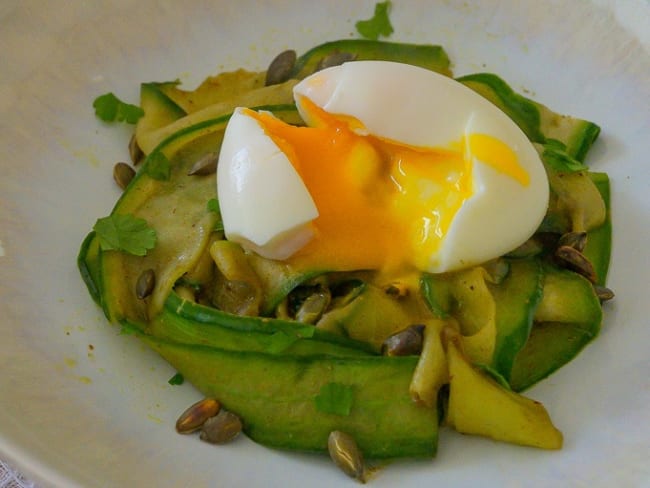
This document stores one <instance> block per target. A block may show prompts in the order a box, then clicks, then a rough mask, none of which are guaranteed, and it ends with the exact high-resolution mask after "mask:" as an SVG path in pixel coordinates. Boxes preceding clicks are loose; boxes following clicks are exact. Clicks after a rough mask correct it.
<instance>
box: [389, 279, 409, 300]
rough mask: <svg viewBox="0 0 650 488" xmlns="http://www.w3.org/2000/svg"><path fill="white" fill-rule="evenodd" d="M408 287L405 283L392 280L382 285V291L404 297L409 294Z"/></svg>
mask: <svg viewBox="0 0 650 488" xmlns="http://www.w3.org/2000/svg"><path fill="white" fill-rule="evenodd" d="M409 291H410V290H409V287H408V286H407V285H406V284H405V283H400V282H394V283H389V284H388V285H386V286H385V287H384V293H386V295H388V296H389V297H393V298H404V297H406V296H408V294H409Z"/></svg>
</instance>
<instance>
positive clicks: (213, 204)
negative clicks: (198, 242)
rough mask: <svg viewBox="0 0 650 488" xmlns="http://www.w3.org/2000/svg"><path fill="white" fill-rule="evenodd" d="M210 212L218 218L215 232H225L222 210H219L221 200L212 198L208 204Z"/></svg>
mask: <svg viewBox="0 0 650 488" xmlns="http://www.w3.org/2000/svg"><path fill="white" fill-rule="evenodd" d="M207 208H208V212H214V213H215V214H217V216H218V220H217V221H216V222H215V223H214V230H215V231H217V232H223V221H222V220H221V209H220V208H219V200H217V199H216V198H211V199H210V200H208V204H207Z"/></svg>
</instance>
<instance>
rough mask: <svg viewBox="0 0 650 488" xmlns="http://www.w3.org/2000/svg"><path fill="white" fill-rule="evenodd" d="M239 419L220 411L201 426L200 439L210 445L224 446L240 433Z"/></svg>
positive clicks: (240, 424) (232, 414) (230, 413)
mask: <svg viewBox="0 0 650 488" xmlns="http://www.w3.org/2000/svg"><path fill="white" fill-rule="evenodd" d="M242 427H243V426H242V422H241V419H240V418H239V417H238V416H237V415H235V414H234V413H232V412H228V411H227V410H221V411H220V412H219V413H218V414H217V415H216V416H214V417H210V418H209V419H207V420H206V421H205V423H204V424H203V425H202V426H201V435H200V439H201V440H202V441H205V442H209V443H210V444H226V443H227V442H230V441H232V440H233V439H234V438H235V437H237V436H238V435H239V433H240V432H241V431H242Z"/></svg>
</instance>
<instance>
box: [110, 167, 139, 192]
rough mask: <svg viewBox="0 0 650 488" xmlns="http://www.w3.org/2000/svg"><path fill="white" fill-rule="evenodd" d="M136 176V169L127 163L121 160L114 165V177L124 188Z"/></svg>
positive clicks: (118, 184)
mask: <svg viewBox="0 0 650 488" xmlns="http://www.w3.org/2000/svg"><path fill="white" fill-rule="evenodd" d="M134 176H135V170H134V169H133V168H132V167H131V166H129V165H128V164H126V163H122V162H119V163H117V164H115V166H113V179H114V180H115V183H117V186H119V187H120V188H121V189H122V190H124V189H125V188H126V187H127V186H129V183H131V180H132V179H133V177H134Z"/></svg>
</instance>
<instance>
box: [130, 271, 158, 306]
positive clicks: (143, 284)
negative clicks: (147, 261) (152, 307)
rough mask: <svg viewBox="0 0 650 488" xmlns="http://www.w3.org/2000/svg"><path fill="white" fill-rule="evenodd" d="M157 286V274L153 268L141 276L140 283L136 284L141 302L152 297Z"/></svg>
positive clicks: (136, 292)
mask: <svg viewBox="0 0 650 488" xmlns="http://www.w3.org/2000/svg"><path fill="white" fill-rule="evenodd" d="M155 286H156V272H155V271H154V270H153V269H151V268H149V269H145V270H144V271H143V272H142V273H141V274H140V276H139V277H138V281H137V282H136V284H135V294H136V296H137V297H138V298H139V299H140V300H143V299H145V298H147V297H148V296H149V295H151V292H152V291H153V289H154V287H155Z"/></svg>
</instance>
